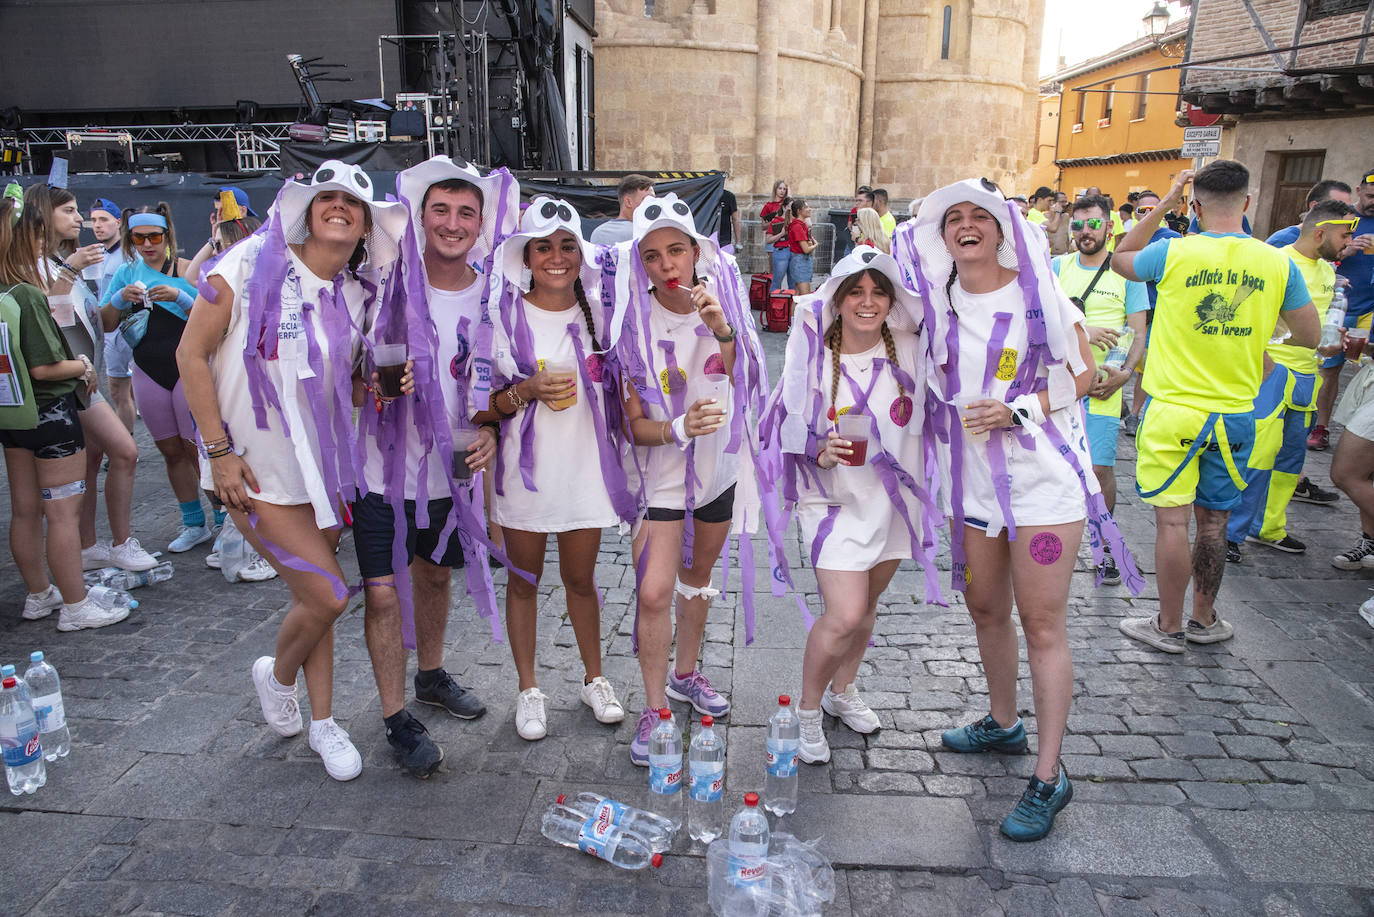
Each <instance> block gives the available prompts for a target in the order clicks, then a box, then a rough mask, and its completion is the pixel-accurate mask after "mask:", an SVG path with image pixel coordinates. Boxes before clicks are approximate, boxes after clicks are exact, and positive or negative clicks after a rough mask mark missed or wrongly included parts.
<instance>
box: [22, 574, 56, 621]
mask: <svg viewBox="0 0 1374 917" xmlns="http://www.w3.org/2000/svg"><path fill="white" fill-rule="evenodd" d="M61 607H62V593H60V592H58V591H57V587H56V586H54V585H53V584H52V583H48V588H47V589H44V590H43V591H42V592H31V593H29V595H28V597H27V598H25V599H24V612H23V614H24V620H25V621H37V620H38V619H39V618H46V617H47V616H48V615H50V614H52V613H53V612H54V611H56V610H57V609H59V608H61Z"/></svg>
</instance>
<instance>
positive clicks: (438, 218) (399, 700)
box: [353, 157, 514, 778]
mask: <svg viewBox="0 0 1374 917" xmlns="http://www.w3.org/2000/svg"><path fill="white" fill-rule="evenodd" d="M420 170H424V171H423V172H421V174H422V175H425V176H426V177H428V178H430V179H433V178H438V179H439V180H437V181H433V182H432V183H430V184H428V185H421V186H420V187H421V188H423V191H420V193H419V195H418V196H419V200H408V201H407V203H409V205H410V206H411V207H412V208H416V209H417V210H418V215H417V214H416V213H412V224H413V226H414V228H415V231H416V236H417V242H418V243H419V250H420V252H421V254H420V261H421V262H422V264H419V265H416V264H411V263H409V262H407V263H405V264H404V270H405V271H407V272H409V271H415V270H421V268H423V274H422V277H423V280H424V287H423V288H424V296H425V303H424V305H423V308H422V309H421V310H420V311H421V312H423V313H424V314H426V315H428V316H429V318H430V321H431V322H432V323H433V326H434V330H435V332H436V335H437V339H438V347H437V353H436V354H435V355H434V356H435V359H434V361H433V365H434V374H435V379H434V380H433V382H432V384H434V385H436V386H437V387H439V388H440V389H441V391H442V392H443V396H444V401H445V415H446V418H447V420H448V422H449V423H450V425H452V424H453V423H454V422H455V421H457V422H463V421H466V419H467V418H466V417H465V416H460V415H463V414H465V413H466V412H465V411H464V410H462V409H461V405H463V404H465V403H466V399H465V397H463V396H462V394H461V393H460V392H459V391H458V387H459V386H464V387H465V386H466V385H467V379H468V369H467V359H468V356H469V354H470V353H471V349H472V348H471V344H470V342H471V340H472V337H473V335H474V334H475V333H476V329H477V323H478V321H479V320H480V314H481V305H482V289H483V287H484V284H483V283H482V281H481V275H480V274H479V273H478V271H477V269H476V268H475V267H474V266H473V263H474V262H477V261H480V260H482V259H485V258H486V257H488V256H489V253H490V251H491V238H492V231H491V230H490V229H488V228H487V227H484V225H483V213H484V194H483V189H482V188H481V187H479V186H478V184H476V183H475V182H477V181H482V179H480V178H479V177H478V176H477V174H476V172H475V171H474V170H471V167H470V166H469V167H467V168H466V169H461V168H460V167H458V166H456V165H454V164H452V163H451V162H449V161H448V160H446V159H442V158H440V157H436V158H435V159H432V160H429V161H428V162H426V163H423V164H421V165H420V166H417V167H415V169H413V170H410V171H411V172H420ZM469 173H471V174H469ZM445 176H447V177H445ZM458 176H462V177H458ZM469 178H471V179H473V180H472V181H469V180H468V179H469ZM406 179H407V173H402V175H401V177H400V187H401V189H402V193H403V196H404V195H405V193H406V184H407V181H406ZM416 190H417V191H418V190H419V189H418V188H417V189H416ZM488 191H494V188H489V189H488ZM493 196H494V195H493ZM511 222H512V223H513V219H512V221H511ZM510 228H511V229H513V228H514V227H513V225H512V226H511V227H510ZM484 229H485V230H486V231H485V232H484ZM479 243H480V244H479ZM407 257H408V253H407V254H403V256H402V258H403V260H405V259H406V258H407ZM398 282H399V281H398ZM412 288H413V287H412ZM464 319H466V322H465V321H464ZM414 356H415V354H411V357H412V358H414ZM418 383H419V380H417V384H418ZM366 407H367V406H366V405H365V409H366ZM409 426H410V429H409V430H408V431H407V432H408V433H409V434H411V435H410V438H411V439H412V440H413V442H412V443H411V444H409V446H408V448H407V452H406V456H405V461H406V465H407V467H406V469H405V477H406V481H405V488H406V493H405V497H406V500H405V515H406V523H407V532H406V549H407V555H408V557H409V558H410V564H409V575H410V583H411V589H412V595H413V600H414V609H415V637H416V655H417V657H418V658H417V662H418V671H417V673H416V675H415V698H416V700H418V701H420V702H421V703H425V704H430V705H432V706H436V707H440V708H442V709H444V710H447V711H448V712H449V713H450V714H451V715H453V716H456V717H459V718H461V719H475V718H477V717H479V716H481V715H482V714H484V713H485V712H486V706H485V705H484V704H483V703H482V702H481V701H480V700H479V699H478V698H477V697H476V696H475V695H474V694H473V693H472V692H471V691H469V690H467V689H465V688H463V687H462V686H460V685H459V684H458V683H457V682H456V681H454V679H453V677H452V676H451V675H449V674H448V672H446V671H445V670H444V667H443V660H444V630H445V628H446V626H447V624H448V612H449V590H450V586H451V581H452V569H453V568H455V567H461V566H463V549H462V545H461V543H460V542H459V537H458V534H457V531H456V530H454V531H452V532H450V533H449V535H448V538H447V540H444V541H443V545H442V546H443V551H442V553H439V551H438V549H439V547H440V543H441V539H443V538H444V529H445V525H446V523H447V521H448V517H449V511H450V509H451V508H452V499H451V497H450V488H449V482H448V476H449V474H450V473H451V470H450V469H449V468H446V467H441V466H442V465H443V462H442V461H439V460H437V459H436V458H435V455H436V454H437V452H436V453H435V454H431V455H430V457H429V463H428V473H427V475H426V482H427V496H428V503H427V509H428V514H429V519H428V525H427V527H425V528H419V527H418V526H417V523H416V513H415V501H416V495H417V492H418V483H417V481H416V477H417V475H418V469H417V467H416V466H417V465H418V464H419V463H418V461H416V460H417V459H418V452H419V450H420V449H421V447H420V445H419V433H418V431H416V430H415V429H414V426H415V425H414V424H413V423H412V424H410V425H409ZM478 437H479V438H478V440H477V444H476V445H475V446H473V447H472V449H471V450H470V451H469V452H467V453H466V455H463V454H462V453H459V452H457V451H456V450H455V455H454V459H455V462H458V461H465V464H466V465H467V466H468V469H469V470H468V474H471V473H472V472H475V471H478V470H480V469H482V468H483V467H485V466H487V465H488V464H489V462H490V461H491V459H492V457H493V456H494V455H495V453H496V437H495V435H494V433H493V432H492V431H491V430H490V429H489V428H486V427H483V428H481V429H480V430H479V432H478ZM363 441H364V449H365V450H366V456H367V463H366V466H365V468H364V475H365V477H366V479H367V485H368V487H367V489H368V491H370V492H369V493H368V494H366V495H365V496H363V497H362V498H361V499H360V500H359V501H358V503H357V504H356V505H355V507H354V523H353V535H354V544H355V547H356V549H357V553H358V567H359V571H360V573H361V575H362V579H363V584H364V595H365V598H366V611H365V614H364V619H363V621H364V625H363V629H364V634H365V636H366V639H367V650H368V654H369V655H370V656H371V657H372V670H373V675H374V676H375V678H376V680H377V691H378V694H379V695H380V697H381V706H382V717H383V720H384V722H385V724H386V736H387V742H388V743H390V745H391V747H392V749H393V750H394V751H395V752H396V755H397V758H398V759H399V761H400V764H401V769H402V770H403V771H405V772H406V773H409V774H412V775H414V776H417V777H422V778H423V777H428V776H429V775H430V774H432V773H434V771H435V770H437V769H438V768H439V765H440V763H441V762H442V761H443V757H444V753H443V749H441V748H440V747H439V746H438V745H436V744H435V743H434V741H433V739H431V738H430V737H429V734H428V732H427V730H426V729H425V727H424V724H422V723H421V722H420V721H419V720H418V719H416V718H415V717H414V716H412V715H411V714H410V712H409V711H407V710H406V709H405V693H406V691H405V688H406V685H405V673H406V656H407V652H406V647H405V644H404V639H403V636H402V626H401V625H402V622H401V603H400V599H399V596H398V593H397V590H396V587H395V585H394V582H395V573H396V572H397V571H395V570H394V569H393V568H394V562H393V555H392V551H393V541H392V539H393V535H394V532H395V522H396V519H395V515H394V511H393V509H392V508H391V506H390V505H388V504H387V502H386V500H385V499H384V498H383V496H382V493H383V491H384V489H385V488H386V487H387V486H388V482H387V481H386V480H385V478H386V477H387V475H386V474H385V473H384V471H383V467H384V462H383V459H382V451H381V449H379V447H378V442H377V437H376V436H375V435H368V434H367V433H364V434H363ZM393 486H394V485H393ZM436 554H438V556H439V560H438V562H436V561H435V560H434V559H433V558H434V556H435V555H436Z"/></svg>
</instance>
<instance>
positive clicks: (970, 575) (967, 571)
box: [964, 564, 973, 586]
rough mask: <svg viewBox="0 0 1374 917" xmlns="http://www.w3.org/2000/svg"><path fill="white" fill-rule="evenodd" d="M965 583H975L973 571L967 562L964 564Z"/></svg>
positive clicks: (966, 584)
mask: <svg viewBox="0 0 1374 917" xmlns="http://www.w3.org/2000/svg"><path fill="white" fill-rule="evenodd" d="M964 585H965V586H971V585H973V571H972V570H970V569H969V568H968V565H967V564H965V565H964Z"/></svg>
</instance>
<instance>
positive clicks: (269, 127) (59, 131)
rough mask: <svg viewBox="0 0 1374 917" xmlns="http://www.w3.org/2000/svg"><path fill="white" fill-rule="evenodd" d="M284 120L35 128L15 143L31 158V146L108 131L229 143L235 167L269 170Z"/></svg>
mask: <svg viewBox="0 0 1374 917" xmlns="http://www.w3.org/2000/svg"><path fill="white" fill-rule="evenodd" d="M290 126H291V125H290V123H289V122H286V121H272V122H267V123H260V124H253V125H247V126H245V125H242V124H138V125H110V126H101V127H89V126H83V127H38V128H26V129H25V130H22V131H20V132H19V142H20V143H21V144H22V145H23V146H24V147H25V149H26V151H27V153H26V156H25V158H26V159H30V160H31V153H32V149H33V148H34V147H44V146H53V147H67V148H70V147H71V143H72V139H73V137H76V136H79V137H80V138H81V139H85V140H89V139H92V137H91V135H92V134H109V135H111V138H112V139H114V138H118V139H123V137H124V136H127V137H129V138H130V139H132V141H133V142H134V143H159V144H165V143H232V144H233V145H234V152H235V153H236V155H237V156H238V166H239V169H240V170H242V171H244V172H271V171H273V170H275V169H277V168H279V167H280V166H281V150H280V144H281V142H282V141H283V140H287V139H290V138H289V137H288V135H287V128H288V127H290Z"/></svg>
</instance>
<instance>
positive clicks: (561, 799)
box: [554, 793, 568, 806]
mask: <svg viewBox="0 0 1374 917" xmlns="http://www.w3.org/2000/svg"><path fill="white" fill-rule="evenodd" d="M567 798H568V797H567V795H565V794H563V793H559V794H558V798H557V799H555V800H554V802H556V803H558V804H559V805H560V806H561V805H562V804H563V800H565V799H567Z"/></svg>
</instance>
